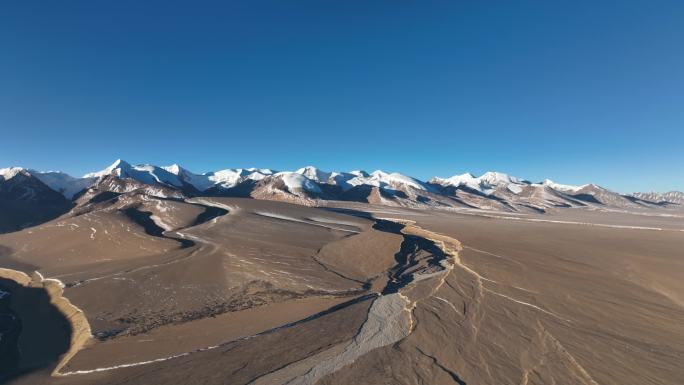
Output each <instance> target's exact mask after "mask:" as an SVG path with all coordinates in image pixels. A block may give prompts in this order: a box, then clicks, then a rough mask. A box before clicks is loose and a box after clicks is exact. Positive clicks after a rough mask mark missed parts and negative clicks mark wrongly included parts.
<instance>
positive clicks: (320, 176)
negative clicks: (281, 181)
mask: <svg viewBox="0 0 684 385" xmlns="http://www.w3.org/2000/svg"><path fill="white" fill-rule="evenodd" d="M295 173H297V174H300V175H304V176H305V177H307V178H309V179H311V180H313V181H316V182H325V181H327V180H328V179H330V176H331V175H332V173H330V172H327V171H322V170H319V169H317V168H316V167H314V166H306V167H302V168H300V169H299V170H297V171H295Z"/></svg>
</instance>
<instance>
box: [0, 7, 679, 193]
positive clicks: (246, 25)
mask: <svg viewBox="0 0 684 385" xmlns="http://www.w3.org/2000/svg"><path fill="white" fill-rule="evenodd" d="M143 3H144V4H143ZM0 138H1V139H0V167H5V166H9V165H22V166H25V167H32V168H37V169H62V170H64V171H67V172H70V173H73V174H76V175H80V174H83V173H85V172H86V171H92V170H98V169H102V168H104V167H105V166H107V165H108V164H109V163H111V162H112V161H113V160H115V159H116V158H119V157H120V158H124V159H126V160H128V161H130V162H133V163H137V162H149V163H155V164H161V165H163V164H170V163H173V162H179V163H181V164H182V165H184V166H185V167H187V168H189V169H191V170H193V171H197V172H201V171H206V170H212V169H219V168H228V167H249V166H257V167H270V168H275V169H294V168H298V167H300V166H304V165H307V164H314V165H317V166H318V167H320V168H323V169H336V170H351V169H359V168H361V169H368V170H373V169H377V168H381V169H384V170H386V171H400V172H403V173H406V174H409V175H413V176H416V177H419V178H429V177H431V176H434V175H440V176H450V175H453V174H456V173H462V172H466V171H470V172H473V173H476V174H479V173H481V172H483V171H487V170H499V171H504V172H508V173H510V174H513V175H518V176H521V177H524V178H527V179H530V180H535V181H536V180H541V179H543V178H545V177H550V178H552V179H554V180H557V181H558V182H563V183H585V182H590V181H593V182H597V183H599V184H602V185H604V186H607V187H609V188H613V189H615V190H618V191H623V192H630V191H633V190H661V191H664V190H671V189H679V190H684V1H681V0H674V1H666V0H664V1H648V0H644V1H629V0H621V1H602V2H598V1H595V0H589V1H583V0H572V1H570V0H568V1H542V0H540V1H519V0H516V1H510V0H505V1H476V0H468V1H458V0H453V1H372V0H358V1H356V0H340V1H332V0H310V1H307V0H296V1H283V0H273V1H263V0H246V1H239V2H238V1H217V2H202V1H187V2H179V1H168V0H165V1H144V2H143V1H138V0H133V1H122V0H109V1H98V0H85V1H69V0H67V1H41V2H34V1H29V0H17V1H11V0H8V1H3V2H0Z"/></svg>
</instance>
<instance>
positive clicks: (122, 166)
mask: <svg viewBox="0 0 684 385" xmlns="http://www.w3.org/2000/svg"><path fill="white" fill-rule="evenodd" d="M131 167H132V166H131V165H130V163H128V162H126V161H125V160H122V159H117V160H116V161H114V163H112V164H111V165H109V166H108V167H107V168H105V169H104V170H101V171H97V172H91V173H88V174H85V175H83V177H84V178H99V177H102V176H105V175H110V174H112V173H115V174H116V175H117V176H121V170H128V169H130V168H131Z"/></svg>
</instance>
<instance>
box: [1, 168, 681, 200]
mask: <svg viewBox="0 0 684 385" xmlns="http://www.w3.org/2000/svg"><path fill="white" fill-rule="evenodd" d="M19 174H21V175H24V176H25V177H29V178H35V179H36V180H38V181H40V183H42V184H44V185H45V186H47V187H49V188H50V189H52V190H54V191H56V192H59V193H60V194H62V195H63V197H64V198H65V199H66V200H68V201H74V202H76V204H78V202H79V200H80V201H83V200H84V199H85V198H84V197H90V198H92V196H94V195H96V194H98V193H100V192H102V191H107V192H110V193H113V194H126V193H130V192H138V193H140V192H142V193H145V194H149V195H152V196H157V197H167V198H183V197H191V196H202V195H206V196H243V197H252V198H256V199H270V200H281V201H288V202H293V203H299V204H307V205H325V204H326V203H325V202H326V201H331V200H339V201H358V202H367V203H373V204H382V205H390V206H405V207H435V208H476V209H478V208H479V209H492V210H503V211H533V212H545V211H547V210H549V209H555V208H559V209H560V208H567V207H594V206H596V207H603V206H609V207H619V208H630V207H631V208H637V207H645V208H648V207H662V206H664V205H669V204H683V203H684V198H683V197H682V195H684V194H682V193H679V192H670V193H667V194H662V195H661V194H655V193H651V194H640V193H637V194H633V195H622V194H619V193H615V192H612V191H610V190H608V189H605V188H602V187H600V186H597V185H595V184H585V185H580V186H573V185H565V184H559V183H555V182H553V181H551V180H549V179H546V180H544V181H541V182H538V183H533V182H530V181H527V180H524V179H521V178H517V177H513V176H510V175H507V174H504V173H500V172H486V173H484V174H482V175H480V176H475V175H472V174H470V173H466V174H461V175H455V176H452V177H448V178H439V177H435V178H432V179H430V180H429V181H427V182H424V181H421V180H418V179H416V178H412V177H410V176H406V175H403V174H399V173H387V172H384V171H380V170H377V171H374V172H371V173H367V172H365V171H360V170H357V171H350V172H327V171H322V170H319V169H317V168H316V167H313V166H307V167H303V168H300V169H298V170H296V171H275V170H271V169H257V168H244V169H243V168H237V169H225V170H219V171H213V172H207V173H203V174H197V173H194V172H192V171H189V170H187V169H184V168H182V167H181V166H179V165H177V164H174V165H171V166H165V167H159V166H155V165H150V164H140V165H131V164H130V163H128V162H126V161H123V160H117V161H116V162H114V163H113V164H111V165H110V166H109V167H106V168H105V169H103V170H101V171H97V172H92V173H88V174H86V175H84V176H83V177H80V178H78V177H73V176H70V175H68V174H65V173H62V172H58V171H48V172H40V171H36V170H30V169H23V168H20V167H12V168H5V169H0V184H2V183H6V182H7V181H9V180H11V179H13V178H14V177H15V176H16V175H19ZM29 195H30V194H29ZM27 196H28V195H27Z"/></svg>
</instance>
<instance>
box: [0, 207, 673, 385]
mask: <svg viewBox="0 0 684 385" xmlns="http://www.w3.org/2000/svg"><path fill="white" fill-rule="evenodd" d="M146 204H147V205H148V206H149V205H152V204H154V205H156V203H150V202H147V203H146ZM176 205H177V207H179V209H177V210H167V211H165V212H163V211H155V212H154V215H155V216H158V218H155V223H160V221H161V222H164V223H174V225H173V226H169V230H167V231H163V232H162V233H161V234H156V235H154V231H152V234H151V232H150V226H149V224H147V225H145V223H144V221H143V222H140V221H139V219H138V221H137V222H136V221H133V222H134V225H135V226H137V227H136V228H137V230H136V235H133V237H135V238H139V239H141V242H143V243H145V242H156V244H157V245H159V246H158V247H159V248H158V249H157V252H153V253H150V254H139V255H135V256H130V255H127V254H126V252H127V251H128V249H126V248H124V247H122V248H121V249H119V250H120V251H121V255H118V254H117V253H116V250H117V247H116V246H114V245H115V242H116V241H112V243H110V244H109V246H108V248H107V249H106V250H102V253H103V254H102V255H107V258H102V257H101V256H100V255H98V253H99V252H100V250H101V248H100V247H94V248H92V249H90V252H91V254H90V255H86V254H81V255H78V256H74V255H67V256H64V257H61V258H70V259H69V263H67V264H61V263H56V262H55V261H53V259H52V258H56V257H57V254H55V255H53V257H52V258H47V257H46V256H45V255H43V254H42V253H41V252H40V251H41V248H40V246H33V248H31V249H29V248H26V249H24V250H23V251H21V252H18V250H22V249H21V246H23V244H24V243H27V241H26V239H28V237H29V236H30V235H33V234H29V233H28V231H38V230H39V229H38V228H35V229H27V230H24V231H22V232H19V233H15V234H11V236H10V235H4V236H0V245H2V246H4V247H6V249H4V250H9V251H8V252H4V253H3V254H2V255H3V256H2V257H0V261H2V262H3V263H5V262H7V264H13V265H12V266H16V268H17V269H22V270H30V269H38V270H40V271H42V272H50V273H53V274H55V275H56V276H57V278H58V279H60V280H62V281H63V282H65V283H66V284H67V288H66V289H65V291H64V295H65V296H67V297H68V298H69V299H70V300H71V301H72V302H73V303H74V304H76V305H77V306H78V307H80V308H81V309H83V310H84V312H85V314H86V316H87V318H88V321H89V323H90V326H91V327H92V329H93V332H94V333H95V334H96V335H98V336H99V337H100V338H99V341H98V342H96V343H94V344H92V345H89V346H88V347H86V348H85V349H81V350H80V351H79V352H78V354H76V356H75V357H74V358H72V359H70V360H69V362H68V364H67V366H66V367H65V368H63V369H64V370H63V371H64V373H67V374H68V373H71V374H69V375H67V376H66V377H49V372H47V371H46V370H44V371H36V372H33V373H28V374H25V375H24V376H21V377H19V378H17V379H16V380H15V383H18V384H29V383H55V384H162V383H163V384H168V383H193V384H225V383H230V384H245V383H269V384H271V383H292V384H295V383H300V384H309V383H316V382H318V383H324V384H349V383H358V384H416V383H429V384H497V385H498V384H516V385H519V384H550V383H556V384H591V385H593V384H673V385H674V384H679V383H681V379H682V378H684V370H683V369H682V367H681V362H684V323H682V322H680V320H683V319H684V306H683V302H684V298H683V297H682V293H684V285H683V284H682V280H681V279H680V277H682V276H684V255H683V254H682V250H683V249H684V247H682V246H684V231H681V229H684V220H683V219H682V218H681V217H680V216H679V214H677V212H676V211H663V212H662V214H663V215H660V216H659V215H643V213H625V212H612V213H611V212H601V213H597V212H590V211H582V210H579V209H578V210H567V211H563V212H558V213H553V212H552V213H549V214H546V215H533V214H524V215H520V214H518V215H510V214H506V215H500V214H496V213H488V212H483V211H472V210H462V211H459V212H444V211H427V210H408V209H401V208H387V207H381V206H372V205H363V204H344V203H339V204H337V205H338V206H340V207H339V208H340V209H342V210H337V211H334V210H331V209H330V208H326V209H316V208H310V207H302V206H296V205H290V204H284V203H278V202H264V201H256V200H249V199H229V198H198V199H195V200H192V201H191V202H188V203H177V204H176ZM183 205H187V207H186V208H187V209H188V210H183V209H182V208H183ZM200 206H201V207H204V208H205V209H202V210H206V208H207V207H215V208H218V207H220V208H222V209H223V210H225V211H227V213H225V215H221V216H217V217H214V218H212V219H211V220H207V221H205V222H202V221H199V222H201V223H200V224H196V223H198V221H196V220H193V219H192V218H193V217H195V216H196V215H198V213H200V212H203V211H202V210H200V209H198V208H201V207H200ZM141 207H142V206H141ZM140 210H142V209H140ZM145 210H147V211H153V210H152V209H151V208H148V209H145ZM174 212H176V214H173V213H174ZM179 212H182V215H181V214H179ZM90 215H91V219H92V218H97V215H104V214H101V213H99V212H94V213H93V214H90ZM110 215H118V214H117V213H110ZM164 215H169V216H171V217H173V216H174V215H180V219H177V220H172V218H171V217H169V218H164ZM368 216H372V217H374V218H375V219H369V218H367V217H368ZM78 218H80V217H76V218H72V219H69V220H76V219H78ZM103 218H104V217H103ZM125 218H130V216H126V217H125ZM59 220H65V219H63V218H60V219H59ZM80 220H83V219H80ZM108 221H109V218H107V219H102V220H101V221H99V222H98V223H97V225H98V226H102V232H103V233H104V229H107V230H110V229H112V228H113V227H115V226H117V224H116V220H112V222H111V224H109V225H108V223H110V222H108ZM141 223H142V224H141ZM51 224H53V222H51V223H48V224H47V225H51ZM146 226H147V227H146ZM93 227H95V228H96V229H97V232H96V233H95V234H96V236H97V235H98V234H100V228H99V227H96V226H95V225H93ZM119 227H121V226H120V225H119ZM153 230H154V229H153ZM41 231H46V230H45V229H41ZM69 231H70V232H69V233H65V234H69V235H73V236H72V237H71V238H70V239H69V242H72V243H73V244H75V245H87V244H89V242H88V241H92V239H90V235H91V234H92V232H91V233H88V232H83V233H81V232H76V230H74V231H71V230H69ZM129 233H131V232H129V231H125V232H122V233H117V234H120V237H119V236H116V237H113V238H115V239H116V240H117V241H120V242H126V243H132V244H135V241H128V239H133V238H128V237H130V234H129ZM60 234H61V233H60ZM76 234H78V235H76ZM54 236H57V235H54ZM59 236H65V235H64V234H61V235H59ZM22 237H24V238H22ZM41 239H42V238H41ZM150 239H153V241H150ZM105 241H106V239H104V240H103V241H102V242H105ZM188 241H190V242H191V243H188ZM150 244H151V243H150ZM43 247H44V248H45V250H47V249H48V246H47V245H46V246H43ZM83 247H85V246H83ZM127 247H132V246H131V245H130V244H129V245H128V246H127ZM67 251H68V249H67V250H66V251H64V252H65V253H66V252H67ZM61 252H62V251H60V253H61ZM354 298H357V300H354ZM336 305H338V306H336ZM98 333H101V334H98ZM244 337H249V338H244ZM129 364H133V365H129ZM77 371H82V372H83V373H79V372H77Z"/></svg>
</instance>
